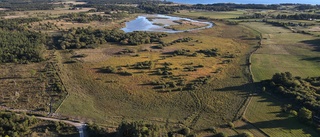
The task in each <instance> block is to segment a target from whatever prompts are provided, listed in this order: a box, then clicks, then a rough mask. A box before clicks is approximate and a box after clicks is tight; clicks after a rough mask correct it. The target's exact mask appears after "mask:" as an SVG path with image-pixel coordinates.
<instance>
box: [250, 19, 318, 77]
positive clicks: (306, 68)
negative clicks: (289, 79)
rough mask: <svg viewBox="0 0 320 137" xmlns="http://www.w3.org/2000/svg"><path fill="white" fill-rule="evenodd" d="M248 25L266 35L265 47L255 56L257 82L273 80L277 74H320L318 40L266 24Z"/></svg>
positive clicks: (262, 42)
mask: <svg viewBox="0 0 320 137" xmlns="http://www.w3.org/2000/svg"><path fill="white" fill-rule="evenodd" d="M244 25H246V26H248V27H251V28H253V29H255V30H257V31H259V32H260V33H261V34H262V41H261V44H262V46H261V48H259V49H258V50H257V51H256V52H255V53H254V54H253V55H252V63H253V64H252V72H253V75H254V79H255V80H256V81H260V80H265V79H270V78H271V77H272V75H273V74H274V73H277V72H285V71H289V72H291V73H292V74H294V75H296V76H301V77H312V76H318V75H320V68H319V64H318V63H317V58H318V57H319V56H320V55H319V52H318V51H317V50H318V49H317V47H316V43H317V41H318V40H317V37H314V36H310V35H304V34H299V33H292V32H291V31H290V30H288V29H284V28H281V27H274V26H271V25H266V24H264V23H253V22H251V23H244Z"/></svg>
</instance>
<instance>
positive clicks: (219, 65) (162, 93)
mask: <svg viewBox="0 0 320 137" xmlns="http://www.w3.org/2000/svg"><path fill="white" fill-rule="evenodd" d="M231 32H238V33H231ZM230 34H231V35H230ZM186 37H190V38H192V40H191V41H189V42H183V43H176V44H174V45H171V46H167V47H164V48H163V49H153V48H152V46H153V44H146V45H140V46H119V45H116V44H107V45H102V46H100V47H99V48H97V49H84V50H82V49H80V50H73V53H72V54H86V55H87V56H86V57H85V58H79V59H77V63H73V64H66V63H64V62H65V61H66V60H68V59H70V57H71V56H72V54H71V53H70V52H68V51H60V52H59V54H58V55H57V56H58V57H59V58H61V60H60V63H59V67H61V69H62V76H61V77H62V79H63V80H64V84H65V86H66V88H67V91H69V93H70V96H69V97H68V98H67V99H66V100H65V101H64V103H63V105H62V106H61V107H60V109H59V110H58V113H63V114H68V115H72V116H81V117H86V118H88V119H93V120H94V121H96V122H98V123H102V124H106V125H108V126H116V125H118V123H119V122H121V121H122V120H124V119H126V120H145V121H150V122H156V123H160V124H163V125H166V126H168V127H172V126H174V125H176V126H177V125H179V124H180V126H181V125H183V126H187V127H190V128H193V129H195V130H199V129H204V128H208V127H210V126H218V125H221V124H225V123H227V122H230V121H232V120H233V119H234V118H235V117H237V115H238V110H239V109H240V108H241V107H242V104H243V102H244V100H245V99H246V98H247V95H248V92H247V91H245V87H242V86H241V85H243V84H245V83H247V82H248V79H247V77H246V74H247V73H248V71H247V66H244V65H243V64H245V63H246V60H245V58H246V56H247V53H248V52H249V51H250V50H252V48H253V47H254V46H255V44H256V43H257V42H258V41H257V40H255V39H253V38H255V37H256V35H254V34H253V33H252V31H251V30H249V29H246V28H244V27H240V26H226V25H224V24H222V23H219V22H217V24H216V26H215V27H214V28H211V29H206V30H201V31H194V32H186V33H176V34H169V36H168V37H165V38H163V41H164V42H171V41H173V40H176V39H179V38H186ZM213 48H216V49H217V50H218V53H219V54H220V55H219V56H217V57H207V56H205V55H203V54H201V53H199V54H198V55H197V56H184V55H181V56H180V55H176V56H172V55H171V53H172V52H173V51H175V50H179V49H180V50H181V49H185V50H189V51H190V53H194V52H196V51H198V50H204V49H213ZM124 49H130V50H132V51H135V52H134V53H132V54H121V55H119V54H117V53H118V52H119V51H122V50H124ZM229 54H233V55H234V57H233V58H226V57H225V56H226V55H229ZM144 61H151V62H152V66H151V68H149V69H134V68H132V67H131V68H130V67H128V66H132V65H133V64H135V63H137V62H144ZM165 63H170V64H171V65H170V66H169V67H170V68H173V69H172V70H171V72H172V73H173V76H174V77H173V78H167V77H164V76H161V75H155V74H154V72H155V71H156V70H157V69H160V68H162V67H163V64H165ZM199 65H202V67H199V68H197V69H196V71H186V70H185V69H184V68H185V67H190V66H194V67H196V66H199ZM106 66H112V67H114V68H117V71H118V72H128V73H130V74H131V76H123V75H119V74H116V73H102V72H101V71H99V70H101V68H103V67H106ZM239 68H240V69H239ZM201 77H202V78H203V77H209V78H208V81H207V84H202V85H198V88H196V89H195V90H192V91H189V90H184V89H183V87H182V89H183V90H182V91H181V89H180V90H176V89H175V88H171V87H170V88H165V89H157V88H155V87H154V86H153V85H150V84H149V83H151V82H155V81H159V82H172V81H174V79H175V78H177V79H182V80H183V81H184V82H185V83H192V82H194V81H196V80H197V79H198V78H201ZM226 108H228V109H226ZM141 110H143V111H141Z"/></svg>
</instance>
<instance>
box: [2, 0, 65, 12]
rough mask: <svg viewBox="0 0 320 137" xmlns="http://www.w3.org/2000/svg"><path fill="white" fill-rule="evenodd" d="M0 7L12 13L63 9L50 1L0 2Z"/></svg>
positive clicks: (4, 0)
mask: <svg viewBox="0 0 320 137" xmlns="http://www.w3.org/2000/svg"><path fill="white" fill-rule="evenodd" d="M35 3H36V4H35ZM0 7H2V8H8V9H10V10H14V11H26V10H53V9H54V8H56V7H63V5H56V4H52V1H50V0H2V1H0Z"/></svg>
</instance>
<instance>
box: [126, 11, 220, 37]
mask: <svg viewBox="0 0 320 137" xmlns="http://www.w3.org/2000/svg"><path fill="white" fill-rule="evenodd" d="M183 25H184V26H183ZM213 25H214V23H213V22H207V21H199V20H194V19H190V18H184V17H177V16H169V15H162V14H146V15H140V16H138V17H137V18H136V19H134V20H131V21H129V22H126V26H125V27H124V28H121V30H123V31H124V32H126V33H128V32H134V31H150V32H166V33H180V32H186V31H194V30H201V29H207V28H212V27H213ZM184 29H185V30H184Z"/></svg>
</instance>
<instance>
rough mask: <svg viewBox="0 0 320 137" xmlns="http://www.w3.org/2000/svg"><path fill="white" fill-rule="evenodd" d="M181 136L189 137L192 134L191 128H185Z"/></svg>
mask: <svg viewBox="0 0 320 137" xmlns="http://www.w3.org/2000/svg"><path fill="white" fill-rule="evenodd" d="M180 132H181V134H183V135H185V136H187V135H189V134H190V132H191V131H190V128H188V127H185V128H183V129H181V131H180Z"/></svg>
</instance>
